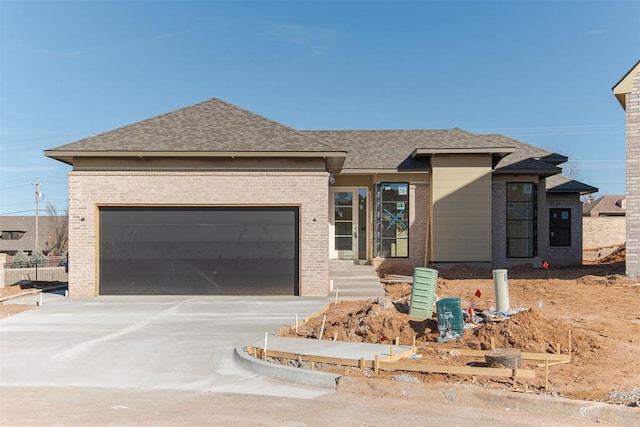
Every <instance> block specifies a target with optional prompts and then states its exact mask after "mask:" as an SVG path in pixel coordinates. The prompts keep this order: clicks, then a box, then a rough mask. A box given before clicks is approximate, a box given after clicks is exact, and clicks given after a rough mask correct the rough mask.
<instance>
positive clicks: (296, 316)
mask: <svg viewBox="0 0 640 427" xmlns="http://www.w3.org/2000/svg"><path fill="white" fill-rule="evenodd" d="M296 335H298V315H297V314H296Z"/></svg>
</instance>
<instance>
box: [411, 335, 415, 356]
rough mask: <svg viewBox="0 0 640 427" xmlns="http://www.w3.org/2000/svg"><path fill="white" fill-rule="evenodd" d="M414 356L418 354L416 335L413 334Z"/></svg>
mask: <svg viewBox="0 0 640 427" xmlns="http://www.w3.org/2000/svg"><path fill="white" fill-rule="evenodd" d="M412 347H413V354H416V335H415V334H413V345H412Z"/></svg>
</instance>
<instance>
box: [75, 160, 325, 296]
mask: <svg viewBox="0 0 640 427" xmlns="http://www.w3.org/2000/svg"><path fill="white" fill-rule="evenodd" d="M101 205H115V206H118V205H133V206H135V205H173V206H181V205H190V206H229V205H234V206H278V205H279V206H299V214H300V216H299V218H300V295H301V296H326V295H327V294H328V292H329V276H328V275H329V264H328V248H327V241H328V227H327V224H328V174H327V173H325V172H301V173H295V174H292V173H286V172H77V171H76V172H71V173H70V174H69V257H70V258H69V259H70V263H69V265H70V268H69V293H70V295H71V296H93V295H97V293H98V283H97V277H98V270H97V268H98V254H97V243H98V240H97V239H98V229H97V219H98V218H97V215H98V206H101Z"/></svg>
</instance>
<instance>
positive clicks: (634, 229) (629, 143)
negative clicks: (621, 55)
mask: <svg viewBox="0 0 640 427" xmlns="http://www.w3.org/2000/svg"><path fill="white" fill-rule="evenodd" d="M612 90H613V94H614V95H615V97H616V99H617V100H618V102H619V103H620V105H621V106H622V108H623V109H624V110H625V113H626V123H627V135H626V168H625V169H626V179H625V181H626V186H627V195H626V196H627V197H626V218H627V220H626V273H627V276H629V277H632V278H638V277H640V167H639V166H638V164H639V163H640V61H638V62H636V64H635V65H634V66H633V67H631V69H630V70H629V71H628V72H627V73H626V74H625V75H624V76H623V77H622V79H620V81H619V82H618V83H616V85H615V86H614V87H613V89H612Z"/></svg>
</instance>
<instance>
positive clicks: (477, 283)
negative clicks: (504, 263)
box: [280, 253, 640, 406]
mask: <svg viewBox="0 0 640 427" xmlns="http://www.w3.org/2000/svg"><path fill="white" fill-rule="evenodd" d="M621 257H622V259H624V258H623V257H624V254H619V253H618V254H615V255H614V256H612V257H611V258H610V259H608V260H604V261H601V262H600V263H598V264H592V265H584V266H579V267H575V268H558V269H554V268H553V267H550V269H549V270H548V271H547V270H544V269H541V268H533V267H531V266H523V267H519V268H512V269H509V270H508V277H509V280H508V285H509V297H510V306H511V308H516V307H518V308H523V309H525V310H524V311H522V312H520V313H517V314H514V315H513V316H511V317H509V318H508V319H506V320H504V321H500V322H486V323H481V322H479V323H478V324H475V325H473V324H468V325H466V327H465V331H464V335H463V336H462V337H461V338H459V339H456V340H453V341H449V342H444V343H439V342H437V338H438V331H437V316H436V314H435V307H434V315H433V317H432V318H430V319H426V320H416V319H414V318H412V317H410V316H409V315H408V309H409V299H410V294H411V285H410V284H407V283H393V284H387V285H386V291H387V298H383V299H378V300H368V301H340V302H339V303H338V304H337V305H336V304H334V303H332V304H330V306H329V308H328V309H327V311H326V312H324V313H322V314H321V315H319V316H317V317H315V318H311V319H308V321H307V322H306V323H305V324H304V325H301V326H300V327H299V329H298V334H297V336H302V337H308V338H317V337H318V335H319V333H320V329H321V323H322V318H323V316H326V322H325V327H324V331H323V333H324V335H323V336H324V337H329V339H333V338H334V337H336V338H337V339H338V340H345V341H358V342H371V343H391V342H393V341H395V340H396V338H399V342H400V345H411V344H412V342H413V338H414V336H415V337H416V348H417V352H418V353H419V354H420V356H418V359H416V358H415V357H414V360H411V361H412V362H420V363H429V364H452V365H462V366H465V365H470V366H474V365H475V366H478V363H479V361H478V359H477V358H476V359H471V358H467V357H464V356H460V355H459V353H460V352H455V351H449V349H451V348H458V349H462V348H470V349H476V350H478V349H480V350H484V349H490V348H491V347H490V345H491V339H492V338H493V340H494V343H495V347H496V348H516V349H519V350H521V351H523V352H536V353H556V352H557V347H558V344H559V346H560V352H561V353H565V354H566V353H568V352H569V336H570V335H571V362H570V363H563V364H551V366H549V367H548V384H547V388H546V389H545V367H544V362H542V363H541V362H540V361H531V360H523V366H522V367H523V368H526V369H534V370H535V373H536V377H535V379H527V380H524V381H526V383H527V388H528V391H529V392H534V393H539V394H549V395H556V396H563V397H568V398H573V399H581V400H593V401H601V402H608V403H616V404H623V405H628V406H638V405H640V364H639V363H638V361H639V360H640V283H638V282H633V281H631V280H630V279H628V278H627V277H625V276H624V275H623V274H624V262H620V259H621ZM393 273H394V274H402V273H404V274H407V273H408V272H393ZM409 274H411V273H410V272H409ZM478 295H480V296H478ZM436 296H437V297H438V298H445V297H454V298H460V299H461V305H462V308H463V309H465V310H466V309H467V308H468V307H469V306H470V305H471V304H473V305H474V307H475V310H476V312H480V313H482V311H483V310H489V309H490V308H491V307H493V306H494V305H495V297H494V289H493V279H492V274H491V271H488V270H487V271H485V270H478V269H472V268H469V267H466V266H456V267H453V268H452V269H449V270H443V271H439V278H438V280H437V289H436ZM385 307H386V308H385ZM467 327H468V328H467ZM570 331H571V332H570ZM280 335H283V336H296V334H295V331H294V330H291V329H287V330H283V331H281V333H280ZM324 339H327V338H324ZM443 348H446V349H448V350H447V351H438V349H443ZM481 362H483V361H481ZM481 362H480V363H481ZM325 369H328V370H331V369H332V368H331V367H329V366H328V365H327V366H325ZM344 371H345V370H344V368H343V369H342V370H341V371H339V372H341V373H344ZM348 374H349V375H353V376H371V372H370V370H367V369H363V370H360V369H357V368H350V369H349V370H348ZM398 374H402V373H399V372H383V371H380V373H379V377H382V378H390V377H393V376H397V375H398ZM405 376H406V375H405ZM410 376H411V377H413V378H412V380H418V381H424V382H438V383H439V382H444V383H456V384H466V385H473V386H478V387H482V388H501V389H510V388H512V387H513V383H512V381H511V379H504V378H502V379H501V378H491V377H485V376H482V377H480V376H466V375H449V374H421V373H415V372H412V373H410Z"/></svg>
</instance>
